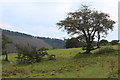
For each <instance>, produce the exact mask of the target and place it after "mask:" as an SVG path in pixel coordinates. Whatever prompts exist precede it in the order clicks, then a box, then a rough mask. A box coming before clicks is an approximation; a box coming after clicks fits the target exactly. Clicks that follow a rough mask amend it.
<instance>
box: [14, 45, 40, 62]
mask: <svg viewBox="0 0 120 80" xmlns="http://www.w3.org/2000/svg"><path fill="white" fill-rule="evenodd" d="M16 48H17V52H18V57H17V61H18V62H19V63H34V62H40V61H41V55H40V54H39V53H37V50H36V48H35V47H30V46H29V47H25V46H21V45H16Z"/></svg>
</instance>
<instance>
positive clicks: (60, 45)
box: [37, 37, 65, 48]
mask: <svg viewBox="0 0 120 80" xmlns="http://www.w3.org/2000/svg"><path fill="white" fill-rule="evenodd" d="M37 38H38V39H41V40H43V41H45V42H46V43H48V44H49V45H51V46H52V47H54V48H65V45H64V44H65V42H64V41H63V40H61V39H55V38H49V37H47V38H45V37H37Z"/></svg>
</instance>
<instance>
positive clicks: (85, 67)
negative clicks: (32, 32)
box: [2, 46, 118, 78]
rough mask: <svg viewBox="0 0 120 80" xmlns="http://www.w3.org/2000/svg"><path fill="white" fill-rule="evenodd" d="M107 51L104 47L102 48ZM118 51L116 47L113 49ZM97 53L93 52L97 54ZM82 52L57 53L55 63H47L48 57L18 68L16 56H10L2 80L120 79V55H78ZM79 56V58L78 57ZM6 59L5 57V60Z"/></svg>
mask: <svg viewBox="0 0 120 80" xmlns="http://www.w3.org/2000/svg"><path fill="white" fill-rule="evenodd" d="M102 48H104V47H102ZM112 48H114V49H116V50H117V49H118V47H117V46H112ZM96 51H99V49H98V50H94V51H92V52H93V53H95V52H96ZM79 52H81V53H82V52H84V51H83V50H82V49H81V48H71V49H54V50H49V51H48V53H49V54H55V55H56V60H48V58H47V57H46V56H45V57H44V58H43V60H42V61H41V62H39V63H34V64H18V63H17V62H16V58H15V57H16V56H17V55H16V54H9V61H10V62H5V61H3V66H2V68H3V71H2V73H3V77H5V78H108V77H118V72H117V71H118V54H117V52H112V53H108V54H101V55H96V54H79V55H78V53H79ZM76 55H78V56H77V57H75V56H76ZM2 58H3V59H4V58H5V56H3V57H2Z"/></svg>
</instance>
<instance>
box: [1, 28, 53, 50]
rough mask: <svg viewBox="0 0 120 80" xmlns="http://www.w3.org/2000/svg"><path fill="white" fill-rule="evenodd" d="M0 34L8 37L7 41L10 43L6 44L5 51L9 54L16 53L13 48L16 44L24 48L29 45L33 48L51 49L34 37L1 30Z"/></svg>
mask: <svg viewBox="0 0 120 80" xmlns="http://www.w3.org/2000/svg"><path fill="white" fill-rule="evenodd" d="M2 34H3V35H4V36H6V37H8V39H9V40H10V41H11V42H12V43H9V44H7V50H8V51H9V52H16V47H15V45H16V44H21V45H24V46H28V44H29V45H30V46H34V47H37V48H40V47H47V48H52V46H50V45H49V44H47V43H46V42H44V41H43V40H40V39H37V38H35V37H34V36H31V35H28V34H24V33H19V32H13V31H9V30H3V29H2Z"/></svg>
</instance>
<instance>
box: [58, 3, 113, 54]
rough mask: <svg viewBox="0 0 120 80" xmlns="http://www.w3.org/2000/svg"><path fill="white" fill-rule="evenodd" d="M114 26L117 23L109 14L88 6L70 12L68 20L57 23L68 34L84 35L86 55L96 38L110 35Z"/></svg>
mask: <svg viewBox="0 0 120 80" xmlns="http://www.w3.org/2000/svg"><path fill="white" fill-rule="evenodd" d="M114 24H115V21H113V20H111V19H110V16H109V15H108V14H106V13H103V12H99V11H97V10H95V9H91V8H90V7H89V6H86V5H82V7H81V8H80V9H79V10H77V11H75V12H69V13H68V16H67V18H65V19H64V20H61V21H59V22H58V23H57V25H58V26H59V28H60V29H61V28H62V29H63V30H65V31H67V33H68V34H70V35H74V34H77V35H78V36H80V35H82V36H83V38H85V42H86V43H87V45H86V52H85V53H90V51H91V49H92V42H93V40H94V39H95V38H96V36H97V35H99V38H100V35H101V34H108V31H109V30H112V29H113V27H114V26H113V25H114Z"/></svg>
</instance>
